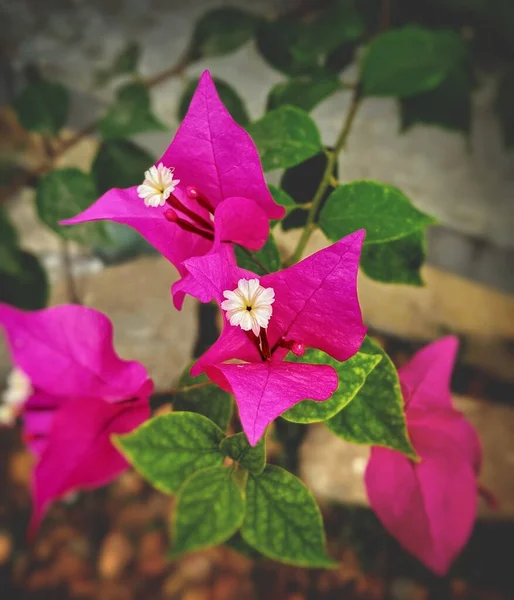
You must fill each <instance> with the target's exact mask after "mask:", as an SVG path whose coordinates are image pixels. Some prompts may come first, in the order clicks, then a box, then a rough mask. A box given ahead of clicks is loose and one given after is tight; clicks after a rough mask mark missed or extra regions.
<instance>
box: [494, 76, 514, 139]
mask: <svg viewBox="0 0 514 600" xmlns="http://www.w3.org/2000/svg"><path fill="white" fill-rule="evenodd" d="M513 107H514V68H510V69H508V70H507V71H505V72H504V73H503V75H502V76H501V79H500V83H499V85H498V90H497V93H496V102H495V109H496V114H497V115H498V118H499V119H500V124H501V127H502V134H503V140H504V143H505V146H507V148H512V147H514V108H513Z"/></svg>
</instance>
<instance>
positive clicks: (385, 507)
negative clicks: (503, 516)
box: [365, 337, 481, 575]
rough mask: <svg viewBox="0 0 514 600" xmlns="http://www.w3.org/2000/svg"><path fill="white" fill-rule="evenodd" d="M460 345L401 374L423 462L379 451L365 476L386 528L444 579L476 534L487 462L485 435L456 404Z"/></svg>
mask: <svg viewBox="0 0 514 600" xmlns="http://www.w3.org/2000/svg"><path fill="white" fill-rule="evenodd" d="M457 346H458V342H457V339H456V338H454V337H446V338H443V339H441V340H438V341H437V342H434V343H433V344H430V345H429V346H427V347H425V348H423V349H422V350H421V351H420V352H418V353H417V354H416V355H415V356H414V357H413V359H412V360H411V361H410V362H409V363H408V364H406V365H405V366H404V367H402V368H401V369H400V370H399V376H400V381H401V383H402V390H403V394H404V401H405V407H406V418H407V427H408V431H409V435H410V438H411V441H412V444H413V446H414V448H415V449H416V452H417V453H418V455H419V457H420V458H421V462H419V463H415V462H413V461H412V460H410V459H408V458H407V457H405V456H404V455H402V454H400V453H399V452H396V451H393V450H389V449H386V448H378V447H376V448H373V449H372V452H371V458H370V460H369V463H368V467H367V470H366V475H365V482H366V488H367V492H368V497H369V501H370V504H371V506H372V508H373V510H374V511H375V512H376V514H377V516H378V518H379V519H380V521H381V522H382V524H383V525H384V527H385V528H386V529H387V530H388V531H389V533H391V535H393V536H394V537H395V538H396V539H397V540H398V541H399V542H400V544H402V546H404V548H406V549H407V550H408V551H409V552H411V553H412V554H414V556H416V557H417V558H418V559H419V560H420V561H421V562H423V563H424V564H425V565H426V566H427V567H429V568H430V569H432V571H434V572H435V573H437V574H439V575H444V574H445V573H446V572H447V571H448V569H449V568H450V566H451V564H452V562H453V561H454V559H455V558H456V556H457V555H458V554H459V552H460V551H461V550H462V548H463V547H464V545H465V544H466V542H467V540H468V539H469V536H470V535H471V531H472V528H473V524H474V521H475V517H476V509H477V498H478V485H477V474H478V469H479V467H480V462H481V450H480V442H479V439H478V436H477V434H476V432H475V430H474V429H473V427H472V426H471V425H470V424H469V423H468V421H466V419H465V418H464V416H463V415H462V414H461V413H460V412H458V411H457V410H455V408H454V407H453V404H452V399H451V393H450V379H451V373H452V370H453V366H454V362H455V356H456V352H457Z"/></svg>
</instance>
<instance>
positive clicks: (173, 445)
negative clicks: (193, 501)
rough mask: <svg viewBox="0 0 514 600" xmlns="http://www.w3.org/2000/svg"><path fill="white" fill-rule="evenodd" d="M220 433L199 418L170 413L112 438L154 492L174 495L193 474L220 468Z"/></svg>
mask: <svg viewBox="0 0 514 600" xmlns="http://www.w3.org/2000/svg"><path fill="white" fill-rule="evenodd" d="M222 439H223V431H221V429H220V428H219V427H218V426H217V425H216V424H215V423H213V422H212V421H210V420H209V419H207V418H206V417H204V416H202V415H197V414H194V413H189V412H172V413H169V414H165V415H161V416H159V417H154V418H153V419H150V420H149V421H146V422H145V423H143V424H142V425H140V426H139V427H138V428H137V429H135V430H134V431H132V432H131V433H128V434H126V435H115V436H112V440H113V442H114V444H115V446H116V447H117V448H118V450H119V451H120V452H121V453H122V454H123V456H124V457H125V458H126V459H127V460H128V461H129V462H130V464H131V465H132V466H133V467H134V468H135V469H136V471H138V472H139V473H140V474H141V475H142V476H143V477H144V478H145V479H147V480H148V481H149V482H150V483H151V484H152V485H153V486H154V487H155V488H157V489H158V490H160V491H161V492H164V493H167V494H173V493H174V492H176V491H177V490H178V489H179V487H180V486H181V485H182V483H183V482H184V481H185V480H186V479H187V478H188V477H189V476H190V475H192V474H193V473H194V472H195V471H198V470H200V469H204V468H206V467H213V466H216V465H220V464H221V463H222V462H223V454H222V453H221V452H220V450H219V444H220V442H221V440H222Z"/></svg>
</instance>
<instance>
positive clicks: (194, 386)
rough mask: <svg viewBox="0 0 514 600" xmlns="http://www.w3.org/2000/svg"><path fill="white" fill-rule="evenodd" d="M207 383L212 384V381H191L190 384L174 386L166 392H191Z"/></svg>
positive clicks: (205, 385)
mask: <svg viewBox="0 0 514 600" xmlns="http://www.w3.org/2000/svg"><path fill="white" fill-rule="evenodd" d="M208 385H214V383H213V382H212V381H202V383H193V384H192V385H184V386H183V387H180V388H176V389H174V390H170V391H169V392H167V393H168V394H171V395H173V394H184V393H185V392H191V391H193V390H198V389H200V388H204V387H207V386H208Z"/></svg>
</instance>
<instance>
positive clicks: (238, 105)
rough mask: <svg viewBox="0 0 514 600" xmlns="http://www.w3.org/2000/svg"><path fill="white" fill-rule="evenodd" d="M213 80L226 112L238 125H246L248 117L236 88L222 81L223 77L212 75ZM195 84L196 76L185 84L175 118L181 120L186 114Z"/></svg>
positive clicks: (196, 83) (248, 120)
mask: <svg viewBox="0 0 514 600" xmlns="http://www.w3.org/2000/svg"><path fill="white" fill-rule="evenodd" d="M213 81H214V84H215V85H216V91H217V92H218V95H219V97H220V100H221V101H222V102H223V104H224V105H225V108H226V109H227V110H228V112H229V113H230V114H231V115H232V118H233V119H234V121H236V123H239V125H241V126H242V127H246V125H248V123H249V122H250V117H249V116H248V112H247V110H246V106H245V103H244V102H243V100H242V98H241V97H240V96H239V94H238V93H237V92H236V90H235V89H234V88H233V87H232V86H231V85H229V84H228V83H226V82H225V81H223V79H219V78H218V77H213ZM197 86H198V77H197V78H195V79H192V80H191V81H190V82H189V83H188V84H187V87H186V89H185V90H184V92H183V94H182V97H181V98H180V101H179V105H178V108H177V118H178V120H179V121H182V119H183V118H184V117H185V116H186V113H187V109H188V108H189V104H190V102H191V99H192V98H193V94H194V93H195V90H196V87H197Z"/></svg>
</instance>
